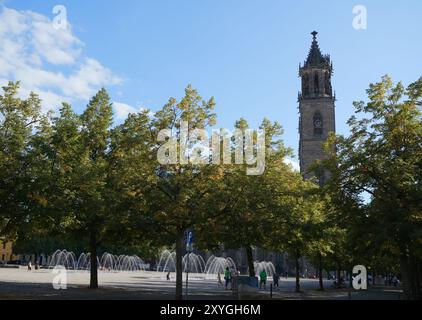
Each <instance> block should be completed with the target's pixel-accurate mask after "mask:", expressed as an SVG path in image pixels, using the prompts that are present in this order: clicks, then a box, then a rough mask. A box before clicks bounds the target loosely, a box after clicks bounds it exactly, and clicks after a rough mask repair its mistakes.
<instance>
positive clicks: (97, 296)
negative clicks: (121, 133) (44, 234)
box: [0, 268, 401, 300]
mask: <svg viewBox="0 0 422 320" xmlns="http://www.w3.org/2000/svg"><path fill="white" fill-rule="evenodd" d="M55 276H56V275H55V274H53V273H52V270H38V271H28V270H27V269H26V268H20V269H1V268H0V300H6V299H22V300H28V299H29V300H33V299H47V300H62V299H65V300H66V299H71V300H75V299H83V300H109V299H118V300H120V299H127V300H168V299H173V297H174V292H175V282H174V277H175V274H172V279H171V281H167V280H166V275H165V274H164V273H157V272H143V271H142V272H99V274H98V276H99V285H100V289H98V290H91V289H88V284H89V273H88V272H80V271H77V272H75V271H68V272H67V283H68V285H67V286H68V287H67V290H55V289H54V288H53V285H52V283H53V278H54V277H55ZM184 279H185V278H184ZM280 283H281V288H280V290H276V291H274V292H273V298H272V299H277V300H298V299H305V300H308V299H312V300H313V299H317V300H321V299H322V300H347V299H349V296H348V291H347V290H333V289H331V286H332V281H326V282H325V286H326V288H327V289H328V290H326V291H325V292H320V291H318V290H317V289H318V280H311V279H301V287H302V290H303V292H302V293H295V292H294V289H295V279H294V278H288V279H281V282H280ZM189 294H190V299H192V300H230V299H233V294H232V292H231V291H230V290H224V288H221V287H220V288H219V287H218V286H217V279H216V277H214V276H211V277H210V278H206V277H205V276H204V275H192V277H190V279H189ZM242 298H243V299H264V300H265V299H271V297H270V292H269V286H268V287H267V290H265V291H264V290H262V291H260V292H259V293H256V294H253V295H244V296H242ZM400 298H401V291H400V290H397V289H392V288H372V289H371V290H368V291H367V292H353V293H352V299H369V300H373V299H375V300H379V299H382V300H397V299H400Z"/></svg>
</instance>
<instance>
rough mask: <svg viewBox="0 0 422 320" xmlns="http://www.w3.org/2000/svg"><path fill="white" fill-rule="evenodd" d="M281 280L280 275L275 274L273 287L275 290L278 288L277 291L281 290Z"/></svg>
mask: <svg viewBox="0 0 422 320" xmlns="http://www.w3.org/2000/svg"><path fill="white" fill-rule="evenodd" d="M279 280H280V275H279V274H278V273H277V272H274V274H273V286H274V289H275V288H277V289H278V288H279V284H278V282H279Z"/></svg>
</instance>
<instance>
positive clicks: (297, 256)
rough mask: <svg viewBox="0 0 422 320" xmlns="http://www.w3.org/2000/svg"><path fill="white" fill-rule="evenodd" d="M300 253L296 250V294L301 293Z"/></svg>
mask: <svg viewBox="0 0 422 320" xmlns="http://www.w3.org/2000/svg"><path fill="white" fill-rule="evenodd" d="M299 259H300V253H299V250H296V254H295V262H296V292H300V265H299Z"/></svg>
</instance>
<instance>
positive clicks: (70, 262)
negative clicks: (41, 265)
mask: <svg viewBox="0 0 422 320" xmlns="http://www.w3.org/2000/svg"><path fill="white" fill-rule="evenodd" d="M97 264H98V269H100V270H102V271H145V270H146V265H145V263H144V261H143V260H142V259H141V258H139V257H138V256H136V255H135V256H127V255H120V256H116V255H113V254H110V253H107V252H106V253H104V254H103V255H102V256H101V258H99V257H97ZM56 266H64V267H65V268H66V269H68V270H82V271H89V270H90V269H91V254H90V253H82V254H81V255H80V256H79V258H78V259H76V255H75V254H74V253H73V252H68V251H67V250H57V251H56V252H55V253H54V254H53V255H52V256H51V259H50V261H49V263H48V267H49V268H54V267H56Z"/></svg>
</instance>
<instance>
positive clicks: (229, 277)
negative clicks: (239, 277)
mask: <svg viewBox="0 0 422 320" xmlns="http://www.w3.org/2000/svg"><path fill="white" fill-rule="evenodd" d="M235 274H236V272H235V271H234V270H230V268H229V267H227V268H226V270H224V282H225V284H224V287H225V289H226V290H227V289H228V288H229V285H230V289H232V288H233V276H234V275H235ZM217 282H218V283H217V285H218V287H223V281H222V279H221V274H220V273H219V274H218V275H217Z"/></svg>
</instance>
